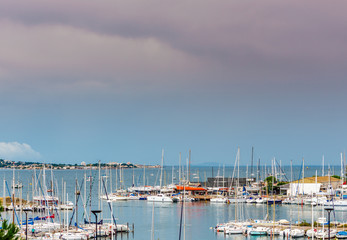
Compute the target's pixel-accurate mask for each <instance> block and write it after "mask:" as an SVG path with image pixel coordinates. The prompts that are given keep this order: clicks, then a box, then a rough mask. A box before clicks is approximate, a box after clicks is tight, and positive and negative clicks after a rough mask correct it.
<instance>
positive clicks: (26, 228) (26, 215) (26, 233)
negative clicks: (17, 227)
mask: <svg viewBox="0 0 347 240" xmlns="http://www.w3.org/2000/svg"><path fill="white" fill-rule="evenodd" d="M23 211H24V212H25V225H26V226H25V239H26V240H28V212H31V211H32V210H31V209H27V208H24V209H23Z"/></svg>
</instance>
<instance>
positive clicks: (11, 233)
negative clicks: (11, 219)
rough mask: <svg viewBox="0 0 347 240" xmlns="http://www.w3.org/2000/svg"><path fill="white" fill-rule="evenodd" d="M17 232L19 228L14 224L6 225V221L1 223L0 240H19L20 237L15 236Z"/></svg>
mask: <svg viewBox="0 0 347 240" xmlns="http://www.w3.org/2000/svg"><path fill="white" fill-rule="evenodd" d="M18 232H19V228H18V227H17V226H16V225H15V224H14V223H10V224H8V222H7V220H4V221H3V222H2V228H1V229H0V239H2V240H19V239H20V237H18V236H15V235H16V234H17V233H18Z"/></svg>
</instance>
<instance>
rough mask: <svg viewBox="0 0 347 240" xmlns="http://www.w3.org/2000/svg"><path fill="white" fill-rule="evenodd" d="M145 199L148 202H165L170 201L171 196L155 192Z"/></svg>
mask: <svg viewBox="0 0 347 240" xmlns="http://www.w3.org/2000/svg"><path fill="white" fill-rule="evenodd" d="M147 201H149V202H167V203H170V202H171V203H172V202H173V201H172V198H171V197H169V196H167V195H165V194H161V193H160V194H157V195H151V196H148V197H147Z"/></svg>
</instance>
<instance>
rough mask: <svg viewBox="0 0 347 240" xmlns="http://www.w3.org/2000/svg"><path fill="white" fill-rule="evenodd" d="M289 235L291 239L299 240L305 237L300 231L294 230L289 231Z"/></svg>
mask: <svg viewBox="0 0 347 240" xmlns="http://www.w3.org/2000/svg"><path fill="white" fill-rule="evenodd" d="M289 235H290V236H291V237H292V238H301V237H304V236H305V231H304V230H302V229H298V228H295V229H292V230H291V231H290V233H289Z"/></svg>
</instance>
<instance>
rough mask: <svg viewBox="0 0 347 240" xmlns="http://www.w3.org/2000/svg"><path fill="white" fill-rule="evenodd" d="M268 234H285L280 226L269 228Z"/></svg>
mask: <svg viewBox="0 0 347 240" xmlns="http://www.w3.org/2000/svg"><path fill="white" fill-rule="evenodd" d="M267 235H269V236H279V235H283V232H282V231H281V229H279V228H269V229H268V230H267Z"/></svg>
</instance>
